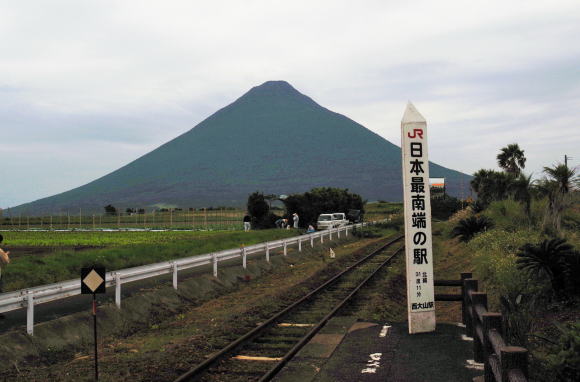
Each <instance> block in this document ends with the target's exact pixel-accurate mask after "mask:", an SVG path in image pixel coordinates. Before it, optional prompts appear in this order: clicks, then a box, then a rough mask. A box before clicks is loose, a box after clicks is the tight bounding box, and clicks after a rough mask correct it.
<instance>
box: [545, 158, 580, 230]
mask: <svg viewBox="0 0 580 382" xmlns="http://www.w3.org/2000/svg"><path fill="white" fill-rule="evenodd" d="M544 173H546V175H547V177H545V178H544V179H542V180H541V181H540V182H539V183H538V191H539V193H540V195H545V196H547V197H548V205H547V206H546V214H545V216H544V227H547V226H550V227H551V228H552V229H554V230H555V231H556V232H559V231H560V228H561V222H562V212H563V211H564V210H565V209H566V208H567V207H568V205H569V202H570V200H569V199H570V198H569V192H570V189H571V188H572V186H573V185H574V183H575V182H576V181H577V179H576V178H575V174H576V170H575V169H570V168H568V166H566V165H565V164H558V165H555V166H554V167H544Z"/></svg>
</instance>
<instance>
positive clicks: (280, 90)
mask: <svg viewBox="0 0 580 382" xmlns="http://www.w3.org/2000/svg"><path fill="white" fill-rule="evenodd" d="M239 102H241V103H246V102H251V103H256V102H257V103H267V104H268V105H270V106H271V105H274V104H279V105H291V104H293V105H309V106H313V105H317V104H316V102H314V101H313V100H312V99H311V98H310V97H308V96H306V95H304V94H302V93H300V92H299V91H298V90H296V89H295V88H294V87H293V86H292V85H290V84H289V83H288V82H286V81H266V82H264V83H263V84H261V85H258V86H254V87H253V88H251V89H250V90H249V91H248V92H247V93H246V94H244V95H243V96H242V97H240V98H239V99H238V101H236V102H235V103H234V104H236V103H239Z"/></svg>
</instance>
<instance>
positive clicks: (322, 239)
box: [320, 232, 324, 244]
mask: <svg viewBox="0 0 580 382" xmlns="http://www.w3.org/2000/svg"><path fill="white" fill-rule="evenodd" d="M320 244H324V232H320Z"/></svg>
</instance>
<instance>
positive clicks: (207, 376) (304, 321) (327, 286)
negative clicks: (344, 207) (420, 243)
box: [175, 236, 403, 382]
mask: <svg viewBox="0 0 580 382" xmlns="http://www.w3.org/2000/svg"><path fill="white" fill-rule="evenodd" d="M402 238H403V236H398V237H396V238H394V239H393V240H391V241H389V242H388V243H387V244H385V245H383V246H381V247H380V248H378V249H376V250H374V251H373V252H372V253H370V254H368V255H367V256H365V257H364V258H362V259H360V260H358V261H356V262H354V263H353V264H352V265H350V266H348V267H347V268H346V269H345V270H344V271H342V272H340V273H339V274H337V275H335V276H334V277H332V278H331V279H330V280H328V281H326V282H325V283H324V284H322V285H321V286H319V287H318V288H316V289H315V290H314V291H312V292H310V293H309V294H308V295H306V296H304V297H303V298H301V299H300V300H298V301H296V302H295V303H293V304H292V305H290V306H289V307H287V308H285V309H284V310H282V311H281V312H278V313H276V314H275V315H274V316H272V317H271V318H269V319H268V320H267V321H265V322H264V323H262V324H260V325H259V326H258V327H256V328H255V329H253V330H252V331H250V332H248V333H247V334H245V335H244V336H242V337H240V338H238V339H237V340H236V341H234V342H232V343H230V344H229V345H227V346H226V347H224V348H223V349H222V350H220V351H219V352H217V353H214V354H212V355H211V357H210V358H208V359H207V360H206V361H204V362H203V363H201V364H199V365H197V366H196V367H194V368H193V369H191V370H190V371H188V372H187V373H185V374H183V375H181V376H180V377H179V378H177V379H176V380H175V382H183V381H212V382H214V381H215V382H217V381H220V382H222V381H223V382H225V381H269V380H270V379H272V378H273V377H274V376H275V375H276V374H277V372H278V371H280V370H281V369H282V367H284V365H285V364H286V363H287V362H288V361H289V360H290V359H291V358H292V357H293V356H294V355H295V354H296V353H297V352H298V351H299V350H300V349H301V348H302V347H303V346H304V345H306V343H308V341H309V340H310V339H311V338H312V337H313V336H314V335H315V334H316V333H317V332H318V331H319V330H320V329H321V328H322V327H323V326H324V324H326V322H327V321H328V320H330V318H331V317H332V316H334V315H335V314H336V313H337V312H338V311H339V309H341V307H342V306H343V305H345V304H347V302H349V301H350V300H351V299H352V298H353V297H354V296H355V294H356V293H357V292H358V290H359V289H360V288H362V287H363V286H364V285H365V284H366V283H367V282H368V281H369V280H370V279H371V278H372V276H373V275H374V274H375V273H377V272H378V271H379V270H380V269H382V268H383V267H384V266H385V265H387V264H388V263H389V262H390V260H391V259H392V258H393V257H394V256H395V255H397V254H398V253H399V252H401V249H402V247H400V248H398V249H394V244H395V243H396V242H397V241H399V240H400V239H402Z"/></svg>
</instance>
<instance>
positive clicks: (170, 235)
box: [2, 229, 297, 292]
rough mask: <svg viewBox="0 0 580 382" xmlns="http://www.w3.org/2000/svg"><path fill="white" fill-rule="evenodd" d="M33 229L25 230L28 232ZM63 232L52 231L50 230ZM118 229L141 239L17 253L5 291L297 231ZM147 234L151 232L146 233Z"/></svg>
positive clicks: (6, 272) (5, 272) (7, 273)
mask: <svg viewBox="0 0 580 382" xmlns="http://www.w3.org/2000/svg"><path fill="white" fill-rule="evenodd" d="M19 233H20V232H19ZM31 233H32V232H26V234H31ZM43 233H45V232H43ZM60 233H61V232H52V233H49V234H55V235H56V234H60ZM111 233H113V232H106V233H102V232H99V233H94V232H91V233H89V234H90V235H94V234H105V235H109V234H111ZM119 233H121V234H123V235H121V236H119V237H122V238H130V237H131V236H132V235H126V234H135V235H134V236H133V237H134V238H138V239H137V240H140V241H137V244H132V245H128V244H124V245H120V246H114V247H110V248H102V249H90V250H83V251H74V250H62V251H56V252H53V253H49V254H46V255H30V256H14V257H13V261H12V263H11V264H10V265H9V266H8V267H5V269H3V270H2V273H3V275H2V277H3V278H4V288H5V289H4V291H5V292H7V291H10V290H16V289H22V288H27V287H32V286H36V285H43V284H49V283H54V282H59V281H64V280H69V279H73V278H75V277H78V276H79V272H80V269H81V268H83V267H89V266H93V265H97V266H103V267H105V268H106V269H107V270H108V271H109V270H117V269H123V268H129V267H135V266H139V265H145V264H151V263H156V262H162V261H167V260H171V259H177V258H183V257H188V256H194V255H200V254H205V253H211V252H215V251H220V250H224V249H230V248H236V247H240V246H241V245H242V244H243V245H252V244H257V243H262V242H265V241H270V240H277V239H281V238H285V237H290V236H295V235H296V234H297V232H296V231H295V230H276V229H272V230H261V231H250V232H241V231H235V232H219V233H197V232H187V233H182V232H114V234H119ZM66 234H70V233H68V232H67V233H66ZM176 234H178V235H176ZM147 235H151V236H150V237H147ZM7 236H8V235H7ZM56 240H58V239H56ZM123 240H125V239H123ZM129 240H130V239H129ZM117 243H119V240H117ZM93 245H94V244H93ZM110 245H111V244H110ZM117 245H119V244H117ZM11 252H12V254H15V255H17V253H18V248H17V247H14V248H12V249H11Z"/></svg>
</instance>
